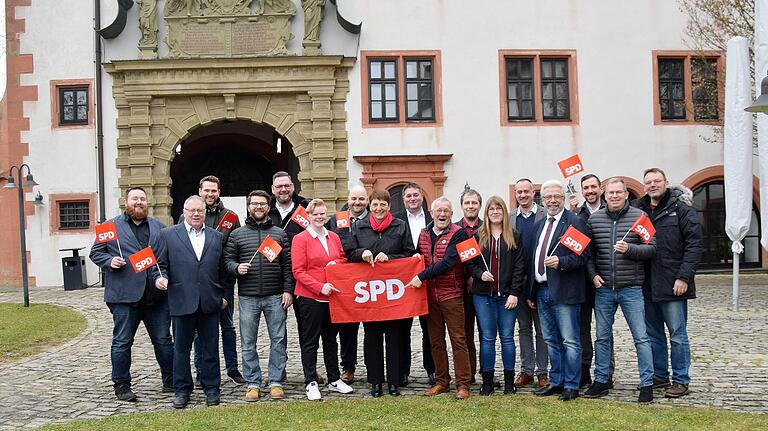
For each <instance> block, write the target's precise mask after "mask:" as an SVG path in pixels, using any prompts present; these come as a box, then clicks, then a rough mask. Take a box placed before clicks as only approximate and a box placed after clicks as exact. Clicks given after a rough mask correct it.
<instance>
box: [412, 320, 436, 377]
mask: <svg viewBox="0 0 768 431" xmlns="http://www.w3.org/2000/svg"><path fill="white" fill-rule="evenodd" d="M419 326H421V352H422V366H423V367H424V371H426V372H427V375H430V374H435V360H434V359H433V358H432V343H431V342H430V341H429V323H428V320H427V315H424V316H419ZM409 356H410V355H409Z"/></svg>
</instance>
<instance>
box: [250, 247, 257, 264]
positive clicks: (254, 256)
mask: <svg viewBox="0 0 768 431" xmlns="http://www.w3.org/2000/svg"><path fill="white" fill-rule="evenodd" d="M257 254H259V251H258V250H256V253H253V256H251V260H249V261H248V265H250V264H251V262H253V259H255V258H256V255H257Z"/></svg>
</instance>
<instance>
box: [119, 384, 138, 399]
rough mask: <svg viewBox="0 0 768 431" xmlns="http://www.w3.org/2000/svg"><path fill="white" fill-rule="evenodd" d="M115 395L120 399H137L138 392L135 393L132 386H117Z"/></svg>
mask: <svg viewBox="0 0 768 431" xmlns="http://www.w3.org/2000/svg"><path fill="white" fill-rule="evenodd" d="M115 395H116V396H117V399H118V400H120V401H136V398H137V397H136V394H134V393H133V391H132V390H131V387H130V386H121V387H117V388H115Z"/></svg>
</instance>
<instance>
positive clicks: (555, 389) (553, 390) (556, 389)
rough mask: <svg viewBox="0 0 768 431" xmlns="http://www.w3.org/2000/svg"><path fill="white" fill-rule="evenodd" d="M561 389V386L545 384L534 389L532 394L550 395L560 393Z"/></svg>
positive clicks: (538, 395)
mask: <svg viewBox="0 0 768 431" xmlns="http://www.w3.org/2000/svg"><path fill="white" fill-rule="evenodd" d="M563 390H564V389H563V387H562V386H552V385H547V386H546V387H544V388H541V389H539V390H536V391H534V392H533V394H534V395H536V396H537V397H548V396H550V395H556V394H562V393H563Z"/></svg>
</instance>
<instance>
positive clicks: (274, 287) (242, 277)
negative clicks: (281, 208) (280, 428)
mask: <svg viewBox="0 0 768 431" xmlns="http://www.w3.org/2000/svg"><path fill="white" fill-rule="evenodd" d="M246 202H247V203H248V218H247V219H246V220H245V226H242V227H240V228H238V229H235V231H234V232H232V234H230V236H229V239H228V240H227V245H226V247H225V248H224V265H225V267H226V270H227V272H229V273H230V274H232V275H235V276H237V294H238V302H239V307H240V308H239V310H240V349H241V351H242V354H243V372H244V373H245V380H246V381H247V385H248V386H247V389H246V392H245V400H246V401H248V402H254V401H258V400H259V399H260V395H261V394H260V390H259V388H260V387H261V377H262V374H261V366H260V364H259V353H258V348H257V341H258V334H259V321H260V320H261V314H262V313H263V314H264V320H265V321H266V323H267V332H268V333H269V339H270V347H269V366H268V375H269V387H270V390H269V394H270V397H271V398H272V399H273V400H276V399H283V398H285V392H284V390H283V382H284V373H285V365H286V361H287V354H286V349H287V342H288V339H287V333H286V329H285V322H286V316H287V310H288V307H290V306H291V304H292V303H293V288H294V279H293V274H292V269H291V243H290V241H288V235H287V234H286V233H285V231H283V230H282V229H281V228H279V227H277V226H275V225H274V224H273V223H272V219H270V218H269V217H268V216H267V213H268V211H269V194H267V192H265V191H263V190H255V191H252V192H251V193H250V194H249V195H248V198H247V201H246ZM267 236H269V237H270V238H271V239H272V240H274V241H276V242H277V244H278V245H280V247H282V249H281V251H280V253H278V254H277V256H276V257H275V258H274V259H272V261H270V260H269V259H267V258H266V257H264V255H262V254H261V253H259V252H258V250H259V247H260V246H261V244H262V242H264V239H266V238H267Z"/></svg>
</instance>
